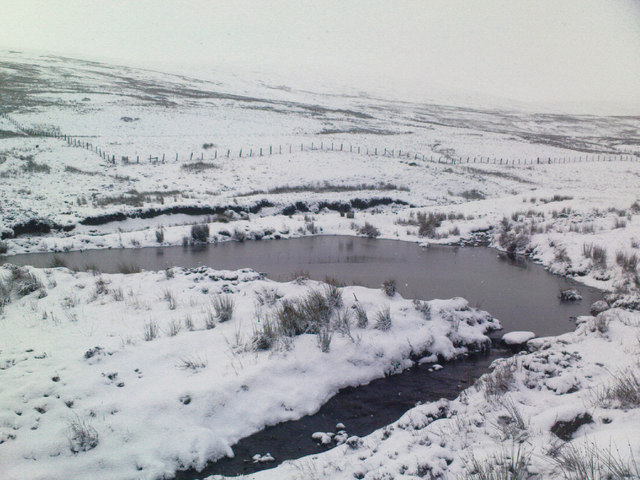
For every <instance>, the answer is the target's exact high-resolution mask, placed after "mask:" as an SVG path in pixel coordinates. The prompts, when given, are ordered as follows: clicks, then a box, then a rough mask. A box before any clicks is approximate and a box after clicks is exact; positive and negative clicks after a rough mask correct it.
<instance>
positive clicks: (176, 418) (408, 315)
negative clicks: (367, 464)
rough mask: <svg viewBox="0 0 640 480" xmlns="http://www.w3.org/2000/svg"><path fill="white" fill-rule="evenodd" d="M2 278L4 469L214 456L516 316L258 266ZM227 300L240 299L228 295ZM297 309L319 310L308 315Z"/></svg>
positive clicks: (72, 468) (117, 468)
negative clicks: (271, 273)
mask: <svg viewBox="0 0 640 480" xmlns="http://www.w3.org/2000/svg"><path fill="white" fill-rule="evenodd" d="M0 277H1V278H2V286H3V290H4V291H3V293H4V297H5V300H6V305H4V311H3V313H2V317H1V319H0V326H1V329H2V349H1V351H0V381H1V383H2V395H1V396H0V412H1V414H0V415H1V417H0V465H1V467H0V471H1V472H2V475H1V476H2V478H3V479H24V478H30V479H36V478H40V479H54V478H59V479H65V480H66V479H69V478H74V479H82V478H96V477H99V478H102V479H108V478H113V479H124V478H148V479H153V478H159V477H161V476H163V475H165V476H166V475H171V474H172V473H173V472H174V471H175V470H176V469H178V468H201V467H202V466H204V464H205V462H206V461H207V460H213V459H216V458H219V457H221V456H225V455H230V454H231V453H232V450H231V445H232V444H233V443H235V442H236V441H238V440H239V439H241V438H243V437H245V436H247V435H250V434H251V433H254V432H256V431H258V430H260V429H262V428H264V427H265V426H267V425H272V424H275V423H278V422H282V421H286V420H292V419H297V418H300V417H302V416H304V415H307V414H311V413H314V412H315V411H317V410H318V409H319V408H320V406H322V404H323V403H324V402H326V401H327V400H328V399H329V398H330V397H331V396H333V395H334V394H335V393H336V392H337V391H338V390H339V389H341V388H344V387H347V386H350V385H354V386H355V385H360V384H364V383H367V382H369V381H370V380H372V379H374V378H380V377H383V376H384V375H387V374H389V373H395V372H399V371H402V370H404V369H406V368H408V367H410V366H411V365H413V363H414V362H415V361H420V360H422V361H423V362H424V361H427V362H432V363H435V362H436V361H437V360H438V359H440V361H444V360H448V359H452V358H454V357H458V356H460V355H463V354H465V353H467V352H468V351H470V350H473V351H477V350H483V349H485V348H487V346H488V344H489V343H490V342H489V339H488V337H486V336H485V333H487V332H488V331H490V330H493V329H496V328H499V327H500V324H499V322H498V321H497V320H494V319H493V318H492V317H491V316H490V315H488V314H487V313H486V312H481V311H477V310H475V309H471V308H470V307H469V306H468V304H467V302H466V301H465V300H464V299H461V298H458V299H452V300H433V301H430V302H412V301H408V300H404V299H402V298H401V297H400V296H399V295H397V294H396V295H394V296H393V297H388V296H387V295H386V294H385V293H383V292H382V291H381V290H371V289H366V288H362V287H344V288H342V289H337V288H336V289H334V290H331V288H330V287H329V286H327V285H322V284H319V283H318V282H312V281H309V280H303V279H299V280H297V281H293V282H289V283H276V282H273V281H270V280H265V279H262V278H261V277H260V275H258V274H256V273H254V272H252V271H238V272H229V271H214V270H211V269H207V268H204V267H203V268H199V269H190V270H183V269H177V268H176V269H172V270H169V271H166V272H165V271H161V272H143V273H137V274H129V275H122V274H114V275H106V274H105V275H94V274H92V273H74V272H71V271H69V270H66V269H61V268H58V269H45V270H40V271H38V270H35V269H31V270H30V269H28V268H25V269H21V268H18V267H9V266H5V267H3V268H2V269H1V270H0ZM27 292H30V293H27ZM227 301H229V302H231V303H233V305H234V307H233V308H232V309H230V310H231V311H230V312H229V311H228V310H226V309H224V308H221V307H218V308H216V302H227ZM296 302H297V303H296ZM3 303H5V302H3ZM296 309H305V310H304V315H303V316H304V318H305V321H307V319H312V320H310V321H309V324H304V325H303V324H300V323H299V322H298V324H296V325H293V323H295V322H294V321H293V320H292V318H293V317H292V315H293V316H295V313H292V312H294V310H295V311H298V310H296ZM227 313H228V315H227ZM227 316H228V317H229V318H227ZM287 320H288V321H289V323H287ZM292 322H293V323H292ZM298 328H299V329H300V330H297V329H298ZM305 332H309V333H305ZM263 453H264V452H263Z"/></svg>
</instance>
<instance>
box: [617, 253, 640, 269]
mask: <svg viewBox="0 0 640 480" xmlns="http://www.w3.org/2000/svg"><path fill="white" fill-rule="evenodd" d="M616 263H617V264H618V265H620V266H621V267H622V270H624V271H625V272H628V273H635V271H636V269H637V268H638V256H637V255H636V254H635V253H631V254H626V253H624V252H623V251H618V252H616Z"/></svg>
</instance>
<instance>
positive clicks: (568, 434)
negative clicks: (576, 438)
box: [551, 413, 593, 442]
mask: <svg viewBox="0 0 640 480" xmlns="http://www.w3.org/2000/svg"><path fill="white" fill-rule="evenodd" d="M589 423H593V417H591V415H589V414H588V413H581V414H580V415H576V416H575V417H574V418H573V419H572V420H569V421H568V422H566V421H558V422H556V423H554V424H553V426H552V427H551V433H553V434H554V435H555V436H556V437H558V438H559V439H561V440H564V441H565V442H568V441H569V440H571V438H572V437H573V434H574V433H576V431H577V430H578V429H579V428H580V427H581V426H583V425H587V424H589Z"/></svg>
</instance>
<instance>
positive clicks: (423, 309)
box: [413, 299, 431, 320]
mask: <svg viewBox="0 0 640 480" xmlns="http://www.w3.org/2000/svg"><path fill="white" fill-rule="evenodd" d="M413 307H414V308H415V309H416V310H417V311H419V312H420V313H422V316H423V317H424V319H425V320H431V305H430V304H429V302H424V301H421V300H418V299H414V300H413Z"/></svg>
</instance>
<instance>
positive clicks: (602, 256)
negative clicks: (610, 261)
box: [582, 243, 607, 269]
mask: <svg viewBox="0 0 640 480" xmlns="http://www.w3.org/2000/svg"><path fill="white" fill-rule="evenodd" d="M582 254H583V255H584V257H585V258H590V259H591V260H593V266H594V267H597V268H602V269H605V268H607V251H606V250H605V249H604V248H602V247H599V246H598V245H594V244H592V243H589V244H587V243H585V244H584V245H582Z"/></svg>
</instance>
